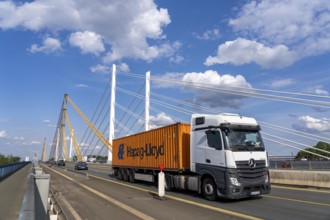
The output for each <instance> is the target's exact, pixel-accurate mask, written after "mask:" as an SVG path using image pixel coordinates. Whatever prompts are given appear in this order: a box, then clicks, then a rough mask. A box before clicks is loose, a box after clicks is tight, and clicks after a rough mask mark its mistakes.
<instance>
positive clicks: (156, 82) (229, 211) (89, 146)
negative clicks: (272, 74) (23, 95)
mask: <svg viewBox="0 0 330 220" xmlns="http://www.w3.org/2000/svg"><path fill="white" fill-rule="evenodd" d="M194 77H197V76H193V77H192V78H189V77H188V78H189V79H187V78H186V79H184V77H183V78H182V77H181V78H177V77H173V76H167V77H162V76H157V75H154V76H153V75H152V74H151V73H150V72H147V73H146V74H132V73H118V74H117V73H116V67H115V66H113V70H112V74H111V78H110V80H109V82H108V83H106V84H105V86H104V87H105V88H104V91H103V93H102V96H101V98H100V99H99V101H98V104H97V106H96V107H95V111H94V112H93V114H92V116H90V115H86V114H85V113H84V109H82V108H80V107H79V106H81V105H82V103H78V102H75V100H73V99H71V97H70V96H69V95H68V94H65V95H64V99H63V103H62V105H61V106H60V111H59V113H60V114H59V118H58V123H57V127H56V129H55V133H54V138H53V141H52V147H51V149H50V152H49V156H48V158H47V156H46V149H47V148H46V146H47V145H46V140H45V141H44V144H43V153H42V161H47V162H48V163H40V167H41V168H42V170H43V174H41V176H38V174H35V178H36V179H37V178H39V179H47V178H46V177H47V176H46V177H45V176H43V175H49V174H50V176H51V177H50V194H49V196H48V197H49V199H48V201H50V204H48V205H46V206H44V208H45V210H46V212H47V214H48V216H49V217H50V215H51V214H52V216H53V217H52V219H54V218H56V219H83V218H90V219H109V218H114V219H178V218H180V219H198V220H200V219H220V218H221V219H299V220H301V219H329V218H330V212H329V207H330V201H329V189H330V185H329V182H330V173H329V166H328V165H329V161H328V160H329V151H328V150H327V149H326V148H325V149H323V148H315V147H312V146H314V145H315V143H317V142H321V143H324V144H327V143H329V142H330V139H329V138H328V137H327V136H324V135H320V134H316V133H313V132H312V129H310V130H304V129H294V128H292V127H291V126H290V123H287V124H284V125H283V123H274V121H275V122H276V121H277V119H273V118H272V117H268V119H269V120H260V119H259V116H260V115H259V114H260V112H261V111H260V108H263V109H262V111H264V114H266V115H267V114H270V113H271V112H272V111H271V110H272V108H275V106H276V107H277V106H282V107H283V106H286V107H287V106H288V105H290V106H293V108H295V109H297V111H299V107H301V108H305V109H306V108H314V109H317V110H319V111H320V110H325V109H329V107H330V105H329V102H328V101H327V100H328V99H329V98H328V97H327V96H322V95H310V94H303V93H296V92H284V91H274V90H265V89H257V88H252V86H250V85H248V84H246V85H245V86H235V87H234V86H226V85H223V84H221V86H219V84H217V83H214V84H212V83H206V82H204V83H201V82H203V80H200V79H199V80H197V81H198V83H197V82H196V81H194V80H193V79H194ZM116 78H117V79H118V78H121V79H122V80H118V81H117V80H116ZM123 79H124V80H123ZM173 90H174V91H173ZM178 90H180V92H183V95H182V94H180V95H179V92H178ZM192 91H193V92H194V94H193V96H191V94H190V93H192ZM189 95H190V96H189ZM202 101H204V102H202ZM243 101H244V102H246V103H248V104H247V107H244V106H245V105H243ZM257 101H262V102H266V104H265V105H261V104H260V103H259V102H257ZM212 103H213V104H212ZM214 103H215V104H214ZM219 103H220V104H219ZM274 103H278V104H274ZM284 104H285V105H284ZM220 105H223V106H225V107H220ZM235 107H236V108H235ZM237 107H241V108H237ZM253 108H259V111H254V110H251V109H253ZM229 110H233V111H234V113H238V114H241V115H243V116H249V117H254V118H256V119H257V120H258V123H259V124H260V125H261V128H262V130H261V133H262V136H263V139H264V143H265V146H266V149H267V150H268V151H269V152H270V155H269V156H270V157H272V156H273V158H274V157H275V156H276V158H277V159H278V161H279V163H278V164H276V163H275V166H273V167H272V168H279V169H271V170H270V172H269V174H270V181H271V183H272V185H271V187H272V188H271V193H270V194H266V195H260V196H256V197H253V198H249V199H242V200H235V201H231V202H228V201H227V200H223V199H219V200H217V201H215V202H210V201H207V200H205V199H204V198H202V196H200V194H198V193H193V192H191V191H181V190H177V191H175V190H174V191H168V192H166V195H165V196H164V197H162V198H159V196H157V186H155V185H154V184H149V183H145V182H143V184H134V183H130V182H131V181H130V179H129V178H127V179H126V180H127V181H126V180H125V178H123V180H124V181H120V180H117V179H116V178H115V177H114V176H113V175H112V174H111V172H110V171H111V170H112V167H111V158H112V157H111V152H112V143H113V141H114V140H116V139H117V138H121V137H126V136H127V135H132V134H136V133H139V132H143V131H146V130H153V129H154V128H158V127H161V126H165V125H169V124H174V123H177V122H181V123H190V120H191V115H192V114H193V113H201V114H213V115H214V114H215V115H217V114H221V113H224V112H231V111H229ZM285 110H286V109H284V111H285ZM270 115H271V114H270ZM266 119H267V117H266ZM279 122H280V121H279ZM82 124H83V126H82ZM316 124H317V123H316ZM317 125H320V124H317ZM82 127H84V128H85V129H83V130H82V129H81V128H82ZM306 148H309V150H306ZM311 149H313V150H311ZM292 150H295V151H304V152H306V153H308V154H310V155H311V158H313V159H317V160H318V161H314V164H311V162H310V161H298V162H301V163H304V164H303V165H307V166H306V167H302V166H301V167H300V169H301V170H298V171H296V170H295V168H296V164H294V163H290V164H289V166H287V165H288V164H284V165H286V166H283V161H282V160H285V162H286V161H287V160H288V159H289V160H291V159H293V158H294V156H295V155H293V154H291V155H290V152H292ZM282 151H284V152H285V153H283V154H282V155H278V154H277V152H282ZM288 152H289V153H288ZM283 155H284V156H283ZM62 160H64V161H65V163H64V166H60V165H63V162H61V163H59V161H62ZM84 160H89V161H90V163H88V170H86V171H85V170H84V171H80V170H76V169H77V166H76V165H77V163H76V162H75V161H84ZM251 161H252V162H253V160H251ZM94 162H95V163H94ZM106 162H107V163H106ZM56 163H57V166H53V165H54V164H56ZM325 163H326V164H327V167H322V165H323V164H325ZM315 164H316V165H319V164H322V165H320V166H319V167H314V165H315ZM292 165H293V166H292ZM33 166H35V164H34V165H33ZM30 167H31V165H27V166H25V168H24V169H21V170H19V171H17V172H16V173H14V174H13V175H12V176H10V177H9V178H7V179H5V180H4V181H3V182H2V183H1V184H0V192H2V194H1V195H2V196H3V198H7V197H10V196H12V195H17V196H16V197H15V198H14V199H12V200H6V201H12V202H6V203H3V204H2V205H1V206H0V207H4V208H3V210H1V209H0V211H1V213H2V215H3V217H4V218H8V219H10V218H15V217H14V216H15V215H14V214H17V213H20V214H19V215H20V216H21V218H23V219H24V218H26V219H27V216H31V215H33V216H34V215H37V214H38V212H40V210H39V209H38V208H36V209H33V208H31V204H34V202H35V204H39V205H40V198H39V196H40V197H41V193H40V192H41V191H45V190H40V189H38V190H37V189H34V190H35V191H34V192H32V193H31V189H33V186H36V185H40V184H38V183H36V182H35V183H34V182H33V181H30V180H31V176H33V175H29V177H30V178H29V180H27V176H28V173H29V172H30V170H31V169H30ZM0 168H1V167H0ZM302 169H304V170H302ZM319 169H322V170H321V171H320V170H319ZM32 170H33V171H34V172H37V171H38V172H40V168H39V167H33V169H32ZM45 173H46V174H45ZM35 181H36V180H35ZM48 181H49V176H48ZM18 183H23V184H24V186H26V187H27V189H28V190H26V193H25V195H23V190H22V189H23V188H24V187H23V188H22V189H21V190H19V191H17V190H16V189H15V188H13V186H17V185H20V184H18ZM26 183H27V184H26ZM140 183H142V182H140ZM48 184H49V182H48ZM297 186H299V187H297ZM306 186H307V187H306ZM17 187H18V186H17ZM20 188H21V187H20ZM46 188H47V187H46ZM248 190H250V191H251V190H252V191H253V189H248ZM14 192H18V193H14ZM253 192H255V191H253ZM33 195H38V196H36V198H34V196H33ZM23 197H24V199H23ZM19 201H23V206H22V208H20V210H16V209H13V207H15V205H13V204H14V203H15V204H16V203H18V202H19ZM24 201H25V202H24ZM26 201H29V202H26ZM29 204H30V205H29ZM27 205H28V206H27ZM26 207H27V208H26ZM36 207H37V205H36ZM47 207H49V209H47ZM32 211H33V213H31V212H32ZM34 212H36V213H37V214H36V213H34ZM54 216H56V217H54ZM16 217H17V216H16Z"/></svg>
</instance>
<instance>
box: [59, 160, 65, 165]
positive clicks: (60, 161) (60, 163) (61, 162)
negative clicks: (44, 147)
mask: <svg viewBox="0 0 330 220" xmlns="http://www.w3.org/2000/svg"><path fill="white" fill-rule="evenodd" d="M57 166H65V161H64V160H58V161H57Z"/></svg>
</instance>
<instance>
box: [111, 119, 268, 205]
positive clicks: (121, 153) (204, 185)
mask: <svg viewBox="0 0 330 220" xmlns="http://www.w3.org/2000/svg"><path fill="white" fill-rule="evenodd" d="M112 150H113V151H112V167H113V171H114V175H115V176H116V177H117V178H118V179H120V180H123V181H129V182H135V180H143V181H149V182H155V181H157V175H158V173H159V172H160V167H162V168H161V169H162V170H163V172H164V173H165V189H166V190H171V189H179V190H191V191H196V192H198V193H200V194H202V195H203V196H204V197H205V198H206V199H207V200H216V199H217V198H218V197H220V198H227V199H240V198H245V197H252V196H258V195H262V194H267V193H269V192H270V190H271V185H270V179H269V171H268V166H269V161H268V154H267V152H266V149H265V146H264V143H263V141H262V138H261V135H260V126H259V125H258V123H257V121H256V120H255V119H254V118H250V117H243V116H240V115H238V114H228V113H223V114H218V115H207V114H192V116H191V123H190V124H186V123H176V124H172V125H168V126H164V127H160V128H156V129H153V130H150V131H145V132H141V133H137V134H133V135H130V136H125V137H122V138H117V139H115V140H113V144H112Z"/></svg>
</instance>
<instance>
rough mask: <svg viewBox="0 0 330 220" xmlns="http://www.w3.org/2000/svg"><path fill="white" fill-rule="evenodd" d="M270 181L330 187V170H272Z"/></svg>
mask: <svg viewBox="0 0 330 220" xmlns="http://www.w3.org/2000/svg"><path fill="white" fill-rule="evenodd" d="M269 175H270V182H271V183H277V184H285V185H295V186H307V187H321V188H329V189H330V171H312V170H270V171H269Z"/></svg>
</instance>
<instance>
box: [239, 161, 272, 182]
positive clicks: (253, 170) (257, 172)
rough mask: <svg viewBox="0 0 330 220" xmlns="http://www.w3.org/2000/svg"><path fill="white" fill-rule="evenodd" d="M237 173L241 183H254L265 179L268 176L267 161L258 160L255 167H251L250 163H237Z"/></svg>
mask: <svg viewBox="0 0 330 220" xmlns="http://www.w3.org/2000/svg"><path fill="white" fill-rule="evenodd" d="M236 166H237V173H238V176H239V178H240V181H245V182H253V181H256V180H258V179H259V178H263V177H264V176H265V174H266V161H265V160H256V161H255V166H254V167H251V166H249V161H247V160H246V161H245V160H244V161H236Z"/></svg>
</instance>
